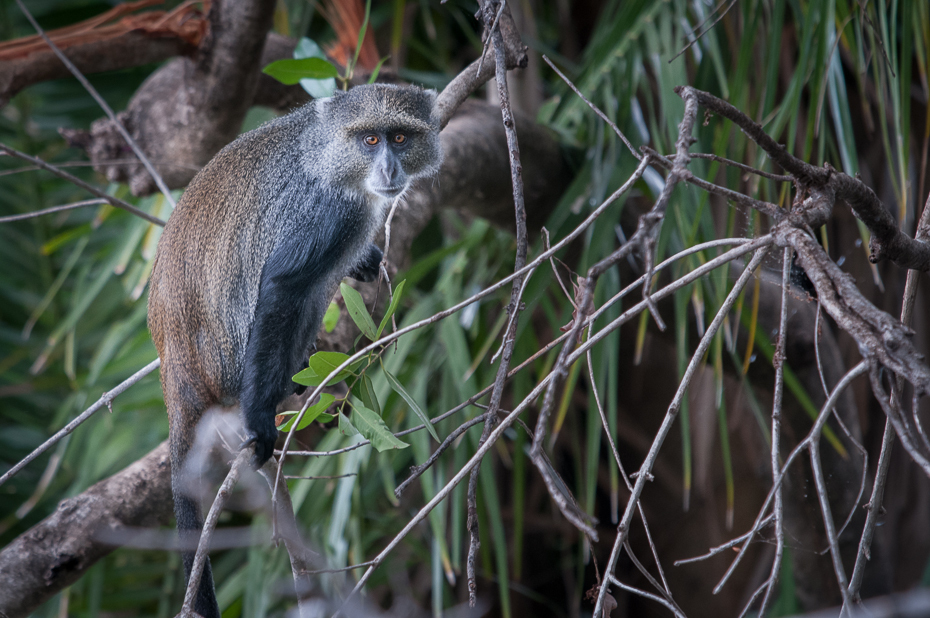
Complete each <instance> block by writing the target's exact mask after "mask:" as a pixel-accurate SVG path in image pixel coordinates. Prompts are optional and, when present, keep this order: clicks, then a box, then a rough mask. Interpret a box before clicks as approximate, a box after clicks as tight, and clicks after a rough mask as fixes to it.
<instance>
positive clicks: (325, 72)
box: [262, 58, 338, 86]
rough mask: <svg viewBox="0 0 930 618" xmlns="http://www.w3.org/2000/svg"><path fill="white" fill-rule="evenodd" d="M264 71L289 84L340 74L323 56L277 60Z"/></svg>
mask: <svg viewBox="0 0 930 618" xmlns="http://www.w3.org/2000/svg"><path fill="white" fill-rule="evenodd" d="M262 73H264V74H266V75H270V76H271V77H273V78H275V79H276V80H278V81H279V82H281V83H282V84H285V85H287V86H293V85H294V84H296V83H297V82H299V81H300V80H302V79H329V78H333V77H336V75H338V71H336V67H334V66H333V65H332V64H330V63H329V62H327V61H326V60H323V59H322V58H300V59H297V58H286V59H284V60H276V61H274V62H272V63H271V64H269V65H268V66H266V67H265V68H264V69H262Z"/></svg>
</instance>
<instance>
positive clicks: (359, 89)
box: [327, 84, 439, 133]
mask: <svg viewBox="0 0 930 618" xmlns="http://www.w3.org/2000/svg"><path fill="white" fill-rule="evenodd" d="M435 101H436V93H435V92H432V91H426V90H422V89H420V88H417V87H415V86H394V85H389V84H370V85H365V86H356V87H355V88H353V89H351V90H349V91H348V92H344V93H337V94H336V95H335V96H333V98H332V99H330V101H329V102H328V104H327V108H328V111H329V112H330V113H331V114H332V115H333V117H334V118H335V119H336V120H337V121H338V122H339V123H340V124H341V125H342V127H343V129H344V130H345V131H346V132H348V133H357V132H360V131H366V130H386V129H387V130H390V129H405V130H408V131H416V132H422V133H426V132H429V131H435V130H438V129H439V127H438V123H437V122H436V121H435V119H434V118H433V113H432V112H433V107H434V104H435Z"/></svg>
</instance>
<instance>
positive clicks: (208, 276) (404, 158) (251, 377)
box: [148, 84, 442, 618]
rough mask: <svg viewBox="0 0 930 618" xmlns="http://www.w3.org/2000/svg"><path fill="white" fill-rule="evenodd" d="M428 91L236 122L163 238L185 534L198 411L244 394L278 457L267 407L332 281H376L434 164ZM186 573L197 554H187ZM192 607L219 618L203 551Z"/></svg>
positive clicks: (392, 92) (165, 322)
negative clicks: (386, 248) (403, 212)
mask: <svg viewBox="0 0 930 618" xmlns="http://www.w3.org/2000/svg"><path fill="white" fill-rule="evenodd" d="M436 96H437V95H436V92H435V91H432V90H423V89H420V88H418V87H414V86H395V85H387V84H372V85H365V86H357V87H355V88H351V89H349V90H348V91H338V92H336V93H335V94H334V95H333V96H332V97H330V98H326V99H316V100H314V101H311V102H309V103H307V104H306V105H305V106H303V107H301V108H299V109H297V110H295V111H293V112H291V113H290V114H287V115H285V116H282V117H280V118H277V119H275V120H272V121H270V122H268V123H267V124H265V125H263V126H261V127H259V128H258V129H255V130H254V131H250V132H248V133H244V134H243V135H241V136H240V137H239V138H237V139H236V140H235V141H233V142H232V143H230V144H229V145H228V146H226V147H225V148H223V149H222V150H221V151H220V152H219V153H218V154H217V155H216V156H215V157H214V158H213V159H212V160H211V161H210V162H209V163H207V165H206V166H205V167H204V168H203V169H202V170H201V171H200V172H199V173H198V174H197V175H196V176H195V177H194V179H193V180H192V181H191V182H190V184H189V185H188V187H187V190H186V191H185V193H184V194H183V196H182V197H181V199H180V201H179V203H178V205H177V208H176V209H175V210H174V212H173V213H172V214H171V216H170V217H169V219H168V222H167V224H166V226H165V228H164V230H163V232H162V235H161V238H160V239H159V243H158V249H157V251H156V256H155V263H154V266H153V270H152V275H151V279H150V286H149V300H148V324H149V330H150V331H151V333H152V339H153V341H154V343H155V347H156V348H157V350H158V356H159V358H160V359H161V384H162V390H163V392H164V396H165V405H166V408H167V410H168V421H169V422H168V425H169V446H170V453H171V480H172V493H173V497H174V509H175V516H176V519H177V526H178V530H179V533H180V534H181V536H182V539H184V540H188V541H190V542H195V541H196V539H197V538H199V535H200V531H201V530H202V528H203V521H202V517H203V516H202V513H201V509H200V506H199V504H197V503H196V502H195V501H194V499H192V498H191V497H189V496H187V495H185V493H184V491H183V489H182V480H183V479H182V471H183V466H184V461H185V458H186V457H187V455H188V452H189V451H190V449H191V446H192V444H193V440H194V435H195V431H196V427H197V423H198V421H199V419H200V417H201V416H202V415H203V413H204V412H205V411H206V410H207V409H208V408H210V407H213V406H230V405H234V404H235V402H236V401H238V402H239V406H240V410H241V416H242V419H243V424H244V427H245V432H246V441H245V443H244V444H243V445H242V447H243V448H245V447H246V446H249V445H253V446H254V454H253V457H252V462H251V463H252V465H253V466H254V467H255V468H256V469H257V468H259V467H261V466H262V465H263V464H264V463H265V462H266V461H267V460H268V459H269V458H270V457H271V455H272V454H273V452H274V446H275V440H276V438H277V435H278V431H277V428H276V427H275V422H274V418H275V407H276V406H277V404H279V403H280V402H281V401H282V400H283V399H284V398H285V397H286V396H288V395H289V394H290V393H291V392H292V391H293V388H294V386H295V384H294V383H293V382H292V381H291V376H292V375H294V374H295V373H297V372H298V371H299V370H300V369H301V368H302V367H303V366H305V364H306V362H307V358H308V357H309V354H310V350H311V349H314V348H315V343H316V335H317V332H318V331H319V328H320V322H321V321H322V318H323V314H324V312H325V310H326V308H327V306H328V305H329V302H330V300H331V299H332V297H333V295H334V293H335V290H336V288H337V287H338V285H339V282H340V281H341V280H342V279H343V278H344V277H345V276H350V277H352V278H354V279H357V280H361V281H372V280H374V279H375V278H376V277H377V276H378V273H379V268H380V264H381V261H382V252H381V249H379V248H378V246H377V245H375V244H374V243H373V242H372V240H373V238H374V236H375V234H376V233H377V231H378V229H379V228H380V227H381V225H382V224H383V219H384V215H385V212H386V208H387V207H388V206H389V205H390V204H391V202H392V200H394V199H395V198H397V197H398V196H400V195H402V194H403V193H404V192H405V191H407V190H408V189H409V187H410V185H411V182H412V181H414V180H416V179H418V178H425V177H430V176H433V175H435V174H436V173H437V172H438V171H439V166H440V163H441V161H442V150H441V147H440V143H439V129H440V127H439V119H438V113H437V112H436ZM183 559H184V566H185V571H186V575H187V578H188V579H189V578H190V572H191V567H192V565H193V559H194V554H193V553H192V552H190V551H185V552H184V554H183ZM194 610H195V611H196V612H197V613H198V614H200V615H201V616H204V618H219V608H218V606H217V602H216V595H215V591H214V587H213V577H212V574H211V571H210V565H209V561H208V562H207V565H206V567H205V569H204V573H203V576H202V579H201V583H200V588H199V589H198V591H197V598H196V602H195V607H194Z"/></svg>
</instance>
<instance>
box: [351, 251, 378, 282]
mask: <svg viewBox="0 0 930 618" xmlns="http://www.w3.org/2000/svg"><path fill="white" fill-rule="evenodd" d="M382 258H384V254H383V253H381V249H379V248H378V245H376V244H375V243H373V242H370V243H368V246H367V247H366V248H365V251H364V254H363V256H362V259H360V260H359V262H358V264H356V265H355V267H354V268H353V269H352V270H351V271H349V276H350V277H352V278H353V279H355V280H356V281H364V282H366V283H367V282H369V281H374V280H375V279H377V278H378V272H379V271H380V270H381V260H382Z"/></svg>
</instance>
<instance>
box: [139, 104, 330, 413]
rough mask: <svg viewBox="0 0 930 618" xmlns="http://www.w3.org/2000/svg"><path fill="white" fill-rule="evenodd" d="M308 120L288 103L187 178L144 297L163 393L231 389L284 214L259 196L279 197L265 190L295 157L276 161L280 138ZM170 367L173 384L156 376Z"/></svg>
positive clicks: (294, 135)
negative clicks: (288, 111)
mask: <svg viewBox="0 0 930 618" xmlns="http://www.w3.org/2000/svg"><path fill="white" fill-rule="evenodd" d="M312 120H313V117H312V114H308V113H306V112H305V113H302V114H301V113H299V112H298V113H296V114H292V115H290V116H285V117H282V118H279V119H278V120H275V121H272V122H271V123H268V124H267V125H265V126H263V127H261V128H259V129H256V130H255V131H251V132H249V133H246V134H244V135H242V136H240V137H239V138H238V139H237V140H235V141H234V142H232V143H231V144H229V145H228V146H226V147H225V148H224V149H223V150H221V151H220V152H219V153H218V154H217V155H216V156H215V157H214V158H213V159H212V160H211V161H210V162H209V163H208V164H207V165H206V166H205V167H204V168H203V169H202V170H201V171H200V172H199V173H198V174H197V176H195V177H194V179H193V180H192V181H191V183H190V185H189V186H188V188H187V190H186V191H185V193H184V195H183V196H182V198H181V200H180V202H179V203H178V206H177V208H176V209H175V211H174V212H173V213H172V215H171V217H170V218H169V219H168V222H167V224H166V226H165V229H164V231H163V233H162V236H161V239H160V241H159V244H158V250H157V253H156V258H155V266H154V268H153V271H152V277H151V281H150V290H149V303H148V318H149V329H150V330H151V332H152V339H153V340H154V342H155V347H156V348H157V349H158V354H159V357H160V358H161V360H162V383H163V386H164V387H165V395H166V399H168V398H169V397H171V394H172V393H178V392H183V393H184V397H185V398H187V399H191V400H194V401H197V402H200V403H202V404H203V405H210V404H212V403H220V402H223V403H226V402H228V401H229V400H231V399H234V398H235V397H236V395H237V393H238V391H239V386H240V384H239V381H240V379H241V373H242V366H241V363H242V357H243V351H244V349H245V346H246V344H247V343H248V338H249V331H250V328H251V324H252V320H253V318H254V315H255V307H256V303H257V301H258V295H259V286H260V282H261V276H262V268H263V265H264V264H265V262H266V260H267V259H268V256H269V255H270V253H271V251H272V250H273V248H274V245H275V241H276V235H277V231H278V230H279V229H280V223H281V219H282V218H284V217H286V216H288V213H286V212H282V209H281V208H274V207H272V208H267V209H263V208H261V206H260V205H261V204H269V203H270V204H272V205H278V204H279V202H278V201H276V200H275V199H274V198H273V196H269V195H268V193H269V192H270V191H272V190H274V189H273V188H277V187H281V186H287V185H288V184H289V182H293V181H294V180H293V179H291V180H289V179H286V178H282V177H281V176H283V175H284V174H283V173H282V171H283V170H288V169H292V170H293V172H294V173H295V178H299V177H300V172H299V170H296V169H293V168H294V167H295V166H297V165H298V164H297V162H289V161H283V160H282V158H283V157H284V155H283V154H282V153H286V152H293V149H292V148H288V142H289V141H291V140H295V139H299V136H300V134H301V133H302V131H301V130H300V127H299V125H300V123H306V122H312ZM295 125H298V126H295ZM303 180H304V182H306V181H307V179H303ZM307 207H308V208H310V207H312V204H307ZM177 366H182V367H183V368H184V369H183V374H184V375H185V378H186V379H185V384H183V385H182V384H170V383H168V382H166V378H168V380H169V381H170V380H172V379H173V373H174V372H173V371H172V367H177ZM166 403H168V404H169V411H170V407H171V402H169V401H166Z"/></svg>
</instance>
